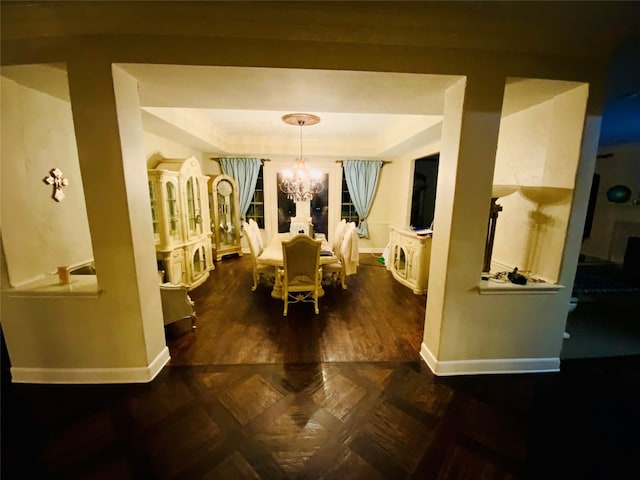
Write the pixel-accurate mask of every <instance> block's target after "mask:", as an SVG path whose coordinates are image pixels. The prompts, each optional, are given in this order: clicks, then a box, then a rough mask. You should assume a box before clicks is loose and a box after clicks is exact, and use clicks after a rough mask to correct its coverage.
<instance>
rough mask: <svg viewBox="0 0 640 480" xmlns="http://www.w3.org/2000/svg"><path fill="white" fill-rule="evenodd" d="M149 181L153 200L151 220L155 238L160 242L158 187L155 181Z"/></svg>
mask: <svg viewBox="0 0 640 480" xmlns="http://www.w3.org/2000/svg"><path fill="white" fill-rule="evenodd" d="M148 183H149V199H150V200H151V222H152V224H153V240H154V242H155V243H156V245H157V244H158V243H160V222H159V220H158V200H157V198H156V189H155V187H154V185H153V182H148Z"/></svg>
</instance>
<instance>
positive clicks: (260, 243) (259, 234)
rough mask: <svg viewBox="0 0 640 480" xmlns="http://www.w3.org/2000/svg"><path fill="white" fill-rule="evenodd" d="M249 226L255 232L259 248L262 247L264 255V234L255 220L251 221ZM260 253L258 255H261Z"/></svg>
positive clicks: (251, 219)
mask: <svg viewBox="0 0 640 480" xmlns="http://www.w3.org/2000/svg"><path fill="white" fill-rule="evenodd" d="M249 226H250V227H251V228H252V229H253V232H254V233H255V235H256V239H257V240H258V246H259V247H260V253H262V250H264V239H263V238H262V232H261V231H260V227H259V226H258V223H257V222H256V221H255V220H254V219H253V218H250V219H249ZM260 253H258V255H260Z"/></svg>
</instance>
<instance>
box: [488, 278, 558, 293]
mask: <svg viewBox="0 0 640 480" xmlns="http://www.w3.org/2000/svg"><path fill="white" fill-rule="evenodd" d="M477 288H478V293H479V294H480V295H523V294H526V295H553V294H556V293H558V292H559V291H560V290H562V289H563V288H565V286H564V285H560V284H557V283H546V282H540V283H527V284H526V285H518V284H515V283H511V282H505V283H497V282H492V281H491V280H480V282H478V285H477Z"/></svg>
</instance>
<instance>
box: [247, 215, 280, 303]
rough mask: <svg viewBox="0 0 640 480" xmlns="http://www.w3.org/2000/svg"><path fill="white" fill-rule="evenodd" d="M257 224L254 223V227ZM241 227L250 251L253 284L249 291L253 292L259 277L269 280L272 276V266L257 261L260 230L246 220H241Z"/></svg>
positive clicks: (260, 250)
mask: <svg viewBox="0 0 640 480" xmlns="http://www.w3.org/2000/svg"><path fill="white" fill-rule="evenodd" d="M257 226H258V225H257V224H256V227H257ZM242 229H243V230H244V233H245V235H246V237H247V243H248V244H249V252H250V253H251V272H252V276H253V286H252V287H251V291H252V292H255V291H256V289H257V288H258V283H260V279H261V278H263V279H265V280H270V279H271V278H272V277H273V267H272V266H271V265H265V264H263V263H258V260H257V258H258V256H259V255H260V254H261V253H262V247H260V240H259V236H260V231H259V230H258V229H257V228H256V229H254V228H253V227H252V226H251V225H249V224H248V223H247V222H242Z"/></svg>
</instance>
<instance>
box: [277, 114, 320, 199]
mask: <svg viewBox="0 0 640 480" xmlns="http://www.w3.org/2000/svg"><path fill="white" fill-rule="evenodd" d="M282 121H283V122H285V123H288V124H289V125H298V126H299V127H300V156H299V157H298V158H296V160H295V162H293V169H292V170H285V171H284V172H282V180H281V182H280V190H282V191H283V192H284V193H286V194H287V198H288V199H289V200H294V201H296V202H308V201H309V200H311V199H312V198H313V197H314V195H316V194H318V193H320V192H321V191H322V189H323V188H324V185H323V184H322V179H321V178H320V173H319V172H316V171H313V170H311V169H310V168H309V165H308V164H307V161H306V159H305V158H304V157H303V156H302V127H304V126H305V125H315V124H316V123H318V122H320V117H317V116H316V115H311V114H310V113H289V114H287V115H284V116H283V117H282Z"/></svg>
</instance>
